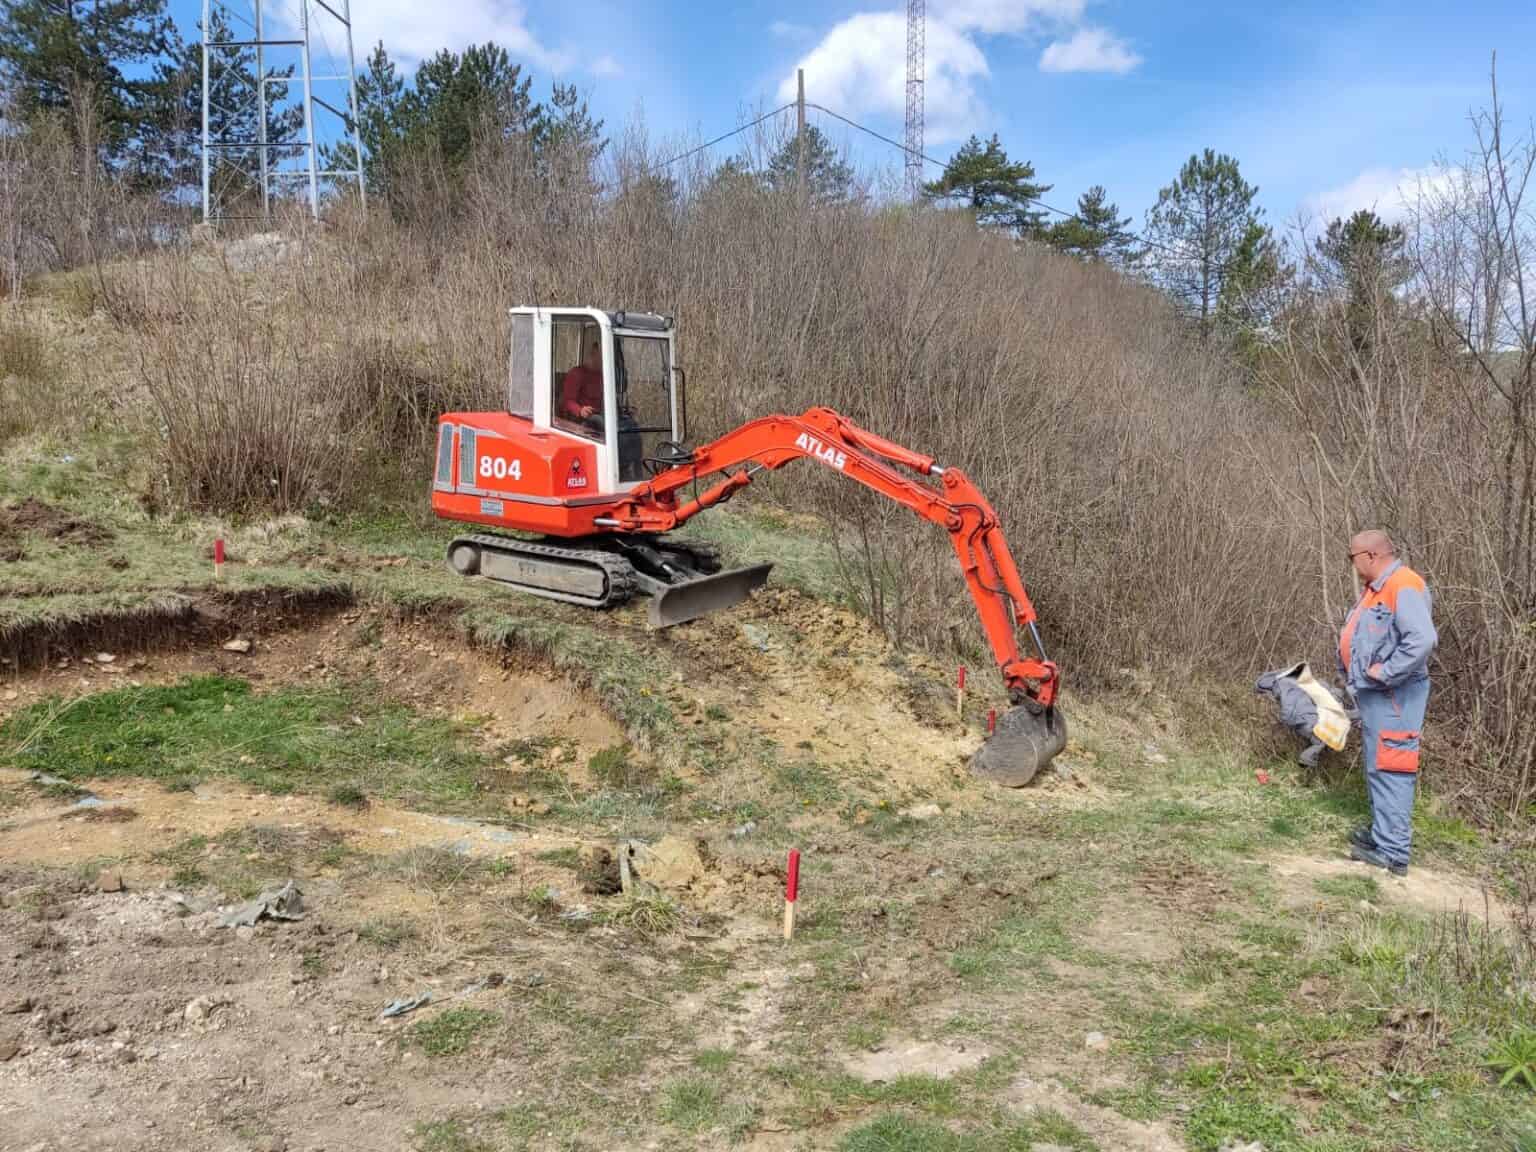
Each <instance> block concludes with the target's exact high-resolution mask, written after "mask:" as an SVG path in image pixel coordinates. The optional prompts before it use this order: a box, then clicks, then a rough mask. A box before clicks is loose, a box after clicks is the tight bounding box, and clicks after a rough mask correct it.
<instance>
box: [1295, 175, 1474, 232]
mask: <svg viewBox="0 0 1536 1152" xmlns="http://www.w3.org/2000/svg"><path fill="white" fill-rule="evenodd" d="M1449 182H1450V181H1449V176H1448V175H1447V174H1446V172H1445V171H1444V170H1443V169H1440V168H1433V167H1430V168H1367V169H1366V170H1365V171H1363V172H1361V173H1360V175H1358V176H1356V177H1355V178H1354V179H1353V180H1351V181H1350V182H1349V183H1347V184H1341V185H1339V187H1337V188H1331V189H1329V190H1328V191H1326V192H1320V193H1318V194H1317V195H1316V196H1313V197H1311V198H1310V199H1309V200H1308V201H1307V203H1306V209H1307V211H1308V212H1310V213H1311V214H1312V215H1314V216H1316V217H1318V218H1319V219H1320V220H1321V221H1322V223H1324V224H1326V223H1327V222H1328V221H1330V220H1333V219H1334V218H1336V217H1341V216H1342V217H1348V216H1351V215H1353V214H1354V213H1355V212H1358V211H1361V210H1362V209H1364V210H1368V211H1371V212H1375V213H1376V215H1377V216H1379V217H1381V219H1382V220H1383V221H1384V222H1385V223H1388V224H1395V223H1397V222H1399V221H1401V220H1403V219H1404V218H1405V217H1406V216H1407V215H1408V213H1409V212H1410V210H1411V209H1412V207H1413V205H1414V204H1415V203H1416V202H1417V201H1418V198H1419V196H1420V194H1421V192H1422V193H1432V192H1434V191H1435V190H1443V189H1445V188H1446V187H1448V186H1449Z"/></svg>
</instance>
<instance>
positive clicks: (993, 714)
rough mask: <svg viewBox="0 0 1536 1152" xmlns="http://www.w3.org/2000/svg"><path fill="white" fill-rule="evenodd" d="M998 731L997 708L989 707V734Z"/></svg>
mask: <svg viewBox="0 0 1536 1152" xmlns="http://www.w3.org/2000/svg"><path fill="white" fill-rule="evenodd" d="M996 731H997V709H996V708H988V709H987V735H988V736H990V735H992V733H994V732H996Z"/></svg>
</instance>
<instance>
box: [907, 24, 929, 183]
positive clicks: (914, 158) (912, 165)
mask: <svg viewBox="0 0 1536 1152" xmlns="http://www.w3.org/2000/svg"><path fill="white" fill-rule="evenodd" d="M926 7H927V5H926V3H925V0H907V141H906V143H907V195H908V196H910V197H911V198H912V200H913V201H914V202H916V200H917V198H918V197H919V196H921V195H922V191H923V48H924V39H925V37H924V27H923V26H924V22H925V20H926V17H927V13H926Z"/></svg>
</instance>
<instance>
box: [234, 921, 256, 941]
mask: <svg viewBox="0 0 1536 1152" xmlns="http://www.w3.org/2000/svg"><path fill="white" fill-rule="evenodd" d="M235 939H236V940H238V941H240V943H242V944H249V943H250V942H251V941H252V940H254V939H256V929H254V928H252V927H251V926H250V925H249V924H242V925H240V927H238V928H236V929H235Z"/></svg>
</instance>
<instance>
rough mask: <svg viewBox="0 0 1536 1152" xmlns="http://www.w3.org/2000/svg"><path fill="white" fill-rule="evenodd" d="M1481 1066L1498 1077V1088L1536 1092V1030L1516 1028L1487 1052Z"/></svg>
mask: <svg viewBox="0 0 1536 1152" xmlns="http://www.w3.org/2000/svg"><path fill="white" fill-rule="evenodd" d="M1483 1065H1484V1066H1485V1067H1487V1068H1490V1069H1492V1070H1493V1073H1494V1075H1496V1076H1498V1077H1499V1087H1500V1088H1507V1087H1510V1086H1511V1085H1513V1086H1514V1087H1516V1088H1521V1089H1524V1090H1525V1091H1527V1092H1536V1029H1532V1028H1527V1027H1523V1026H1522V1027H1518V1028H1516V1029H1514V1031H1512V1032H1510V1033H1509V1034H1508V1035H1506V1036H1504V1037H1502V1038H1501V1039H1500V1040H1499V1041H1498V1042H1497V1043H1495V1044H1494V1046H1493V1048H1492V1049H1491V1050H1490V1051H1489V1053H1488V1055H1487V1057H1486V1058H1485V1059H1484V1061H1483Z"/></svg>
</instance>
